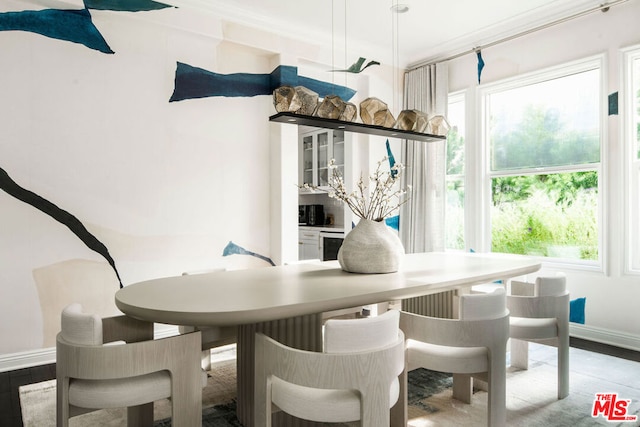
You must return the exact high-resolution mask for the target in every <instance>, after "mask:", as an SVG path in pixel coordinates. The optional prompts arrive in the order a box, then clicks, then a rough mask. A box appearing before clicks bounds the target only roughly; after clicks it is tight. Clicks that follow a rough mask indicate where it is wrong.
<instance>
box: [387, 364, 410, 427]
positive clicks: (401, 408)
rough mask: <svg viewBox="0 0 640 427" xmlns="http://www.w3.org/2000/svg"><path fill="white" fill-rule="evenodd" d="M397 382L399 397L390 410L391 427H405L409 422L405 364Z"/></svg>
mask: <svg viewBox="0 0 640 427" xmlns="http://www.w3.org/2000/svg"><path fill="white" fill-rule="evenodd" d="M405 360H406V359H405ZM398 381H400V396H399V397H398V402H396V404H395V405H394V406H393V407H392V408H391V427H405V426H406V425H407V423H408V422H409V414H408V412H407V404H408V402H407V400H408V395H407V368H406V364H405V369H404V371H402V373H401V374H400V376H399V377H398Z"/></svg>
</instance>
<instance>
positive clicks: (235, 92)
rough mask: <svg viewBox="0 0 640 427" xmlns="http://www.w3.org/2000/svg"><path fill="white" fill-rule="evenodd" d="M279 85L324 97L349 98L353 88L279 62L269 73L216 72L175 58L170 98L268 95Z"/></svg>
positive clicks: (352, 93)
mask: <svg viewBox="0 0 640 427" xmlns="http://www.w3.org/2000/svg"><path fill="white" fill-rule="evenodd" d="M280 86H294V87H295V86H304V87H306V88H307V89H310V90H312V91H314V92H316V93H317V94H318V96H319V97H321V98H323V97H325V96H327V95H338V96H339V97H340V98H341V99H343V100H345V101H348V100H349V99H351V98H352V97H353V95H355V93H356V91H355V90H353V89H349V88H348V87H345V86H338V85H333V84H331V83H328V82H323V81H320V80H315V79H311V78H309V77H304V76H299V75H298V67H292V66H288V65H280V66H278V67H276V69H274V70H273V71H272V72H271V73H270V74H249V73H234V74H218V73H214V72H212V71H207V70H204V69H202V68H198V67H193V66H191V65H188V64H184V63H182V62H178V64H177V67H176V77H175V87H174V90H173V94H172V95H171V98H170V99H169V102H174V101H182V100H185V99H193V98H206V97H211V96H226V97H250V96H257V95H271V94H272V93H273V91H274V89H276V88H278V87H280Z"/></svg>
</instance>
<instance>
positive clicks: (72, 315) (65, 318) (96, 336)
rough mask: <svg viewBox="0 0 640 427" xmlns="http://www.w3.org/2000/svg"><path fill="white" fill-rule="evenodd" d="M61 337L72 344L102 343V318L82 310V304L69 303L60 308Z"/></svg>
mask: <svg viewBox="0 0 640 427" xmlns="http://www.w3.org/2000/svg"><path fill="white" fill-rule="evenodd" d="M60 320H61V330H60V334H61V336H62V338H63V339H64V340H65V341H67V342H69V343H72V344H80V345H102V344H103V339H102V318H101V317H100V316H98V315H96V314H87V313H83V312H82V305H80V304H77V303H74V304H70V305H68V306H67V307H65V308H64V310H62V315H61V318H60Z"/></svg>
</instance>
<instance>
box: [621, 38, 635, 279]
mask: <svg viewBox="0 0 640 427" xmlns="http://www.w3.org/2000/svg"><path fill="white" fill-rule="evenodd" d="M620 56H621V65H622V66H621V79H620V81H621V83H622V85H621V86H622V88H621V91H620V92H619V95H618V96H619V98H618V102H619V105H620V106H621V107H622V108H621V111H622V112H623V116H622V118H621V119H622V122H621V123H622V132H620V134H621V136H620V137H621V139H622V141H621V144H622V145H621V146H622V147H625V150H624V156H625V157H624V165H625V167H624V170H625V173H624V196H625V197H624V218H625V219H624V225H625V228H624V230H625V232H624V249H623V253H624V255H625V256H624V260H625V261H624V274H626V275H631V276H638V275H640V264H639V265H637V266H634V265H633V263H634V262H633V258H634V252H635V251H640V237H636V238H635V240H634V238H633V236H634V235H635V236H637V233H639V232H640V224H639V223H638V220H640V198H639V197H638V196H637V195H638V194H640V193H639V192H640V183H638V180H640V176H638V177H637V178H636V179H633V175H635V174H639V173H640V159H638V156H637V150H638V148H639V147H638V146H636V144H633V143H632V141H634V140H635V134H636V129H634V127H633V125H634V120H633V115H634V114H635V111H634V105H633V102H634V96H633V95H632V96H627V94H629V93H631V92H632V90H633V80H632V78H633V62H634V61H635V60H640V44H639V45H634V46H630V47H627V48H624V49H621V50H620ZM634 194H635V195H636V196H635V197H633V195H634ZM634 244H635V246H636V248H637V249H634Z"/></svg>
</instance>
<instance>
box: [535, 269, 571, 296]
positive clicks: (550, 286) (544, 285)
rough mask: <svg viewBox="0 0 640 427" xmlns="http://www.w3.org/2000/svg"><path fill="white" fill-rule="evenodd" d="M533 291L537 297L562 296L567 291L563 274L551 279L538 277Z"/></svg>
mask: <svg viewBox="0 0 640 427" xmlns="http://www.w3.org/2000/svg"><path fill="white" fill-rule="evenodd" d="M534 289H535V291H534V295H535V296H537V297H545V296H553V295H562V294H563V293H564V292H565V290H566V289H567V278H566V276H565V275H564V274H563V273H558V274H557V275H556V276H552V277H538V278H537V279H536V284H535V287H534Z"/></svg>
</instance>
